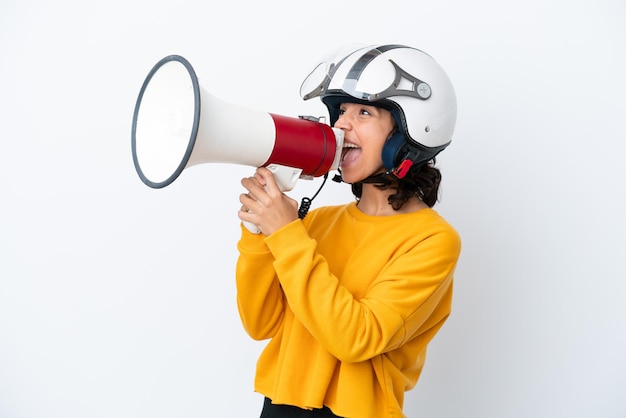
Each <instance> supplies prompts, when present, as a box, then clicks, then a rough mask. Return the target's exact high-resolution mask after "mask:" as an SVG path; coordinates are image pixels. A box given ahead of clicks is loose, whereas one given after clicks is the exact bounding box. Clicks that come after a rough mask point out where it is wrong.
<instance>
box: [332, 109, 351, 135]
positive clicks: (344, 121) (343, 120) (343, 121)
mask: <svg viewBox="0 0 626 418" xmlns="http://www.w3.org/2000/svg"><path fill="white" fill-rule="evenodd" d="M349 120H350V118H348V117H347V116H346V114H345V113H342V112H340V113H339V118H338V119H337V121H336V122H335V128H339V129H343V130H344V131H345V130H346V129H349V128H350V123H349Z"/></svg>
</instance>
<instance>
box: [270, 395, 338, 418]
mask: <svg viewBox="0 0 626 418" xmlns="http://www.w3.org/2000/svg"><path fill="white" fill-rule="evenodd" d="M312 417H318V418H340V417H338V416H337V415H335V414H333V412H332V411H331V410H330V408H328V407H327V406H325V407H323V408H321V409H312V410H309V409H302V408H298V407H297V406H291V405H274V404H273V403H272V401H271V399H269V398H267V397H266V398H265V401H264V402H263V411H262V412H261V417H260V418H312Z"/></svg>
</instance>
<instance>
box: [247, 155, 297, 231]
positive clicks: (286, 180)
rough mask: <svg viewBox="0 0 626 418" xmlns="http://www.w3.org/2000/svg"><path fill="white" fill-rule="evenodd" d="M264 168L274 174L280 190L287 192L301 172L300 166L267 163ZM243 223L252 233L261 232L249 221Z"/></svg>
mask: <svg viewBox="0 0 626 418" xmlns="http://www.w3.org/2000/svg"><path fill="white" fill-rule="evenodd" d="M266 168H267V169H268V170H270V171H271V172H272V174H274V179H275V180H276V184H278V188H279V189H280V191H281V192H288V191H290V190H291V189H293V188H294V187H295V186H296V183H297V182H298V179H299V178H300V175H301V174H302V169H301V168H295V167H287V166H285V165H279V164H269V165H268V166H267V167H266ZM243 225H244V226H245V227H246V229H247V230H248V231H250V232H252V233H253V234H260V233H261V231H260V230H259V228H257V226H256V225H255V224H253V223H251V222H248V221H243Z"/></svg>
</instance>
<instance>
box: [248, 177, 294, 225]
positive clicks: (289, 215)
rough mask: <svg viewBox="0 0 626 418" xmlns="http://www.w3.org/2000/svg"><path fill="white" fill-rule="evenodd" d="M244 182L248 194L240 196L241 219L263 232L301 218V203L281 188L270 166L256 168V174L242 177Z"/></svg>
mask: <svg viewBox="0 0 626 418" xmlns="http://www.w3.org/2000/svg"><path fill="white" fill-rule="evenodd" d="M241 185H242V186H243V187H244V188H246V189H247V190H248V193H243V194H241V195H240V196H239V201H240V202H241V205H242V207H241V209H240V210H239V219H241V220H242V221H247V222H250V223H253V224H254V225H256V227H257V228H258V229H259V230H260V231H261V232H262V233H263V234H264V235H270V234H272V233H273V232H274V231H276V230H278V229H280V228H282V227H283V226H285V225H287V224H288V223H291V222H293V221H295V220H296V219H298V202H297V201H295V200H294V199H291V198H290V197H289V196H287V195H285V194H284V193H283V192H282V191H281V190H280V188H279V186H278V184H277V183H276V179H275V178H274V175H273V174H272V172H271V171H270V170H268V169H267V168H265V167H259V168H257V170H256V172H255V173H254V176H253V177H245V178H243V179H242V180H241Z"/></svg>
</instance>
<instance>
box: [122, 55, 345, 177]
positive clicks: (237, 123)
mask: <svg viewBox="0 0 626 418" xmlns="http://www.w3.org/2000/svg"><path fill="white" fill-rule="evenodd" d="M342 145H343V131H341V130H339V129H335V128H331V127H330V126H328V125H326V124H324V123H320V122H317V121H315V120H309V119H307V118H291V117H286V116H281V115H274V114H271V113H266V112H259V111H254V110H251V109H246V108H242V107H239V106H236V105H233V104H230V103H226V102H224V101H221V100H219V99H218V98H216V97H214V96H212V95H211V94H209V93H208V92H207V91H206V90H205V89H204V88H202V87H201V86H200V85H199V83H198V79H197V77H196V74H195V72H194V70H193V68H192V66H191V64H189V62H188V61H187V60H186V59H185V58H183V57H181V56H178V55H171V56H168V57H165V58H163V59H162V60H161V61H159V62H158V63H157V64H156V65H155V66H154V67H153V68H152V70H151V71H150V73H149V74H148V76H147V78H146V80H145V81H144V83H143V86H142V87H141V91H140V93H139V97H138V98H137V104H136V106H135V112H134V115H133V123H132V153H133V162H134V164H135V169H136V170H137V173H138V175H139V177H140V178H141V180H142V181H143V182H144V183H145V184H146V185H148V186H150V187H152V188H161V187H165V186H167V185H169V184H171V183H172V182H173V181H174V180H176V179H177V178H178V176H179V175H180V174H181V172H182V171H183V170H184V169H186V168H188V167H191V166H193V165H197V164H203V163H233V164H243V165H249V166H253V167H261V166H269V165H278V166H285V167H293V168H295V169H297V172H298V173H299V174H300V175H301V176H307V177H317V176H321V175H324V174H326V173H327V172H328V171H330V170H333V169H336V168H337V167H338V164H339V159H340V157H341V148H342ZM284 189H286V187H284Z"/></svg>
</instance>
